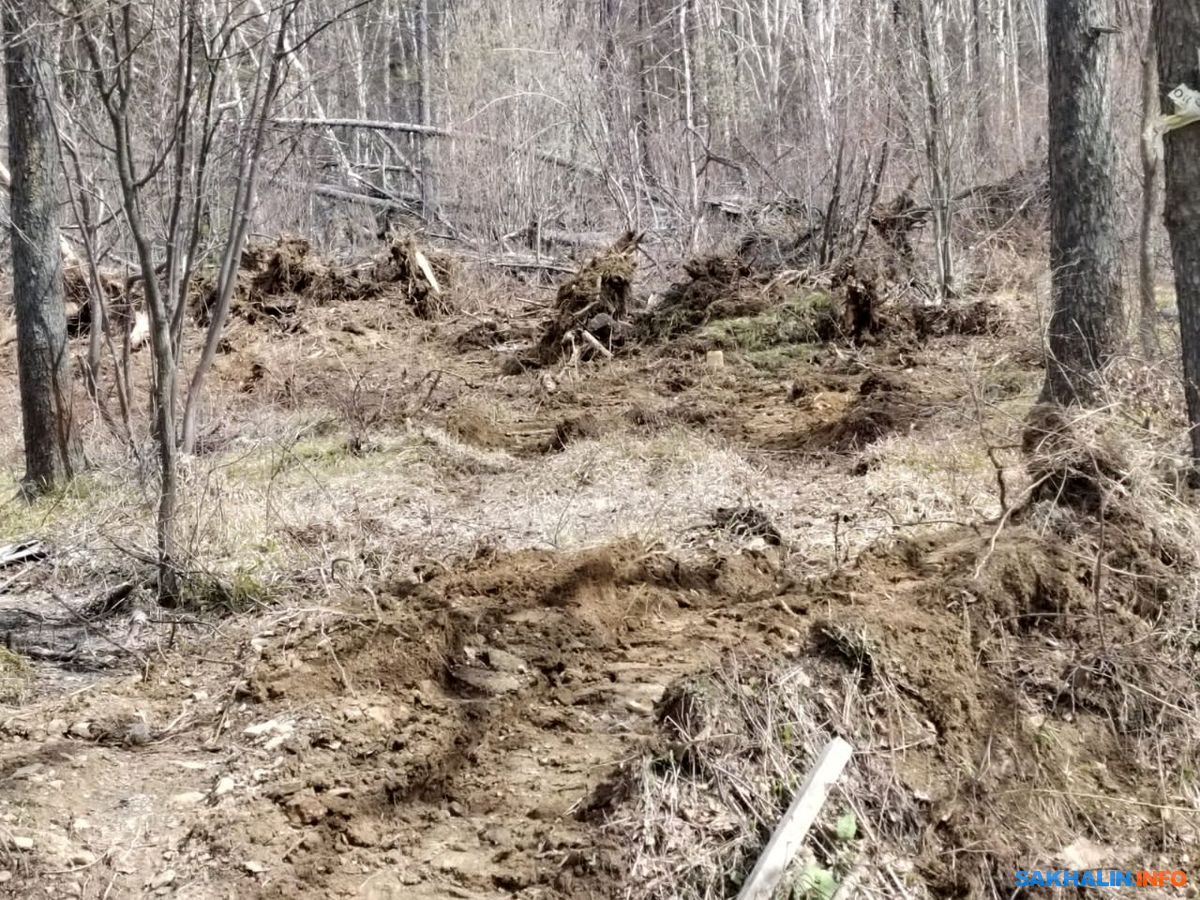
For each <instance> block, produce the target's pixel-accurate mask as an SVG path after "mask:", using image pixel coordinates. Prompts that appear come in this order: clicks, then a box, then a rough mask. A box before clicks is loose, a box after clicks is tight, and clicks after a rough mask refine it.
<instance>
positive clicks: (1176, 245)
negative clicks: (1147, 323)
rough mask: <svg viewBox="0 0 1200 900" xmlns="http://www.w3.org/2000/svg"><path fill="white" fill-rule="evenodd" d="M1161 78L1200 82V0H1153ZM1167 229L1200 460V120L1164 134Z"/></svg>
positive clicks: (1169, 83) (1170, 85)
mask: <svg viewBox="0 0 1200 900" xmlns="http://www.w3.org/2000/svg"><path fill="white" fill-rule="evenodd" d="M1155 32H1156V34H1157V38H1158V74H1159V83H1160V84H1161V86H1162V88H1163V89H1164V90H1165V91H1171V90H1174V89H1175V88H1176V87H1177V86H1178V85H1180V84H1186V85H1187V86H1188V87H1190V88H1193V89H1198V88H1200V70H1198V69H1197V64H1198V62H1200V61H1198V60H1197V48H1200V0H1157V2H1156V3H1155ZM1164 143H1165V157H1164V164H1165V168H1166V173H1167V192H1166V193H1167V206H1166V221H1167V231H1168V232H1169V233H1170V235H1171V256H1172V257H1173V258H1174V260H1175V295H1176V302H1177V303H1178V304H1179V330H1180V336H1181V339H1182V344H1183V377H1184V393H1185V395H1186V397H1187V408H1188V422H1189V423H1190V424H1191V434H1192V456H1193V458H1194V459H1195V461H1196V462H1197V463H1198V464H1200V124H1193V125H1188V126H1186V127H1184V128H1181V129H1179V130H1177V131H1172V132H1171V133H1169V134H1168V135H1167V136H1166V138H1165V140H1164Z"/></svg>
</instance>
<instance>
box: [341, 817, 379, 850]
mask: <svg viewBox="0 0 1200 900" xmlns="http://www.w3.org/2000/svg"><path fill="white" fill-rule="evenodd" d="M346 838H347V840H349V841H350V843H351V844H353V845H354V846H355V847H376V846H378V845H379V842H380V841H381V840H382V837H381V836H380V834H379V829H378V828H376V827H375V826H374V825H373V824H372V823H371V822H369V821H366V820H364V819H361V818H357V819H354V820H353V821H351V822H350V823H349V824H348V825H347V826H346Z"/></svg>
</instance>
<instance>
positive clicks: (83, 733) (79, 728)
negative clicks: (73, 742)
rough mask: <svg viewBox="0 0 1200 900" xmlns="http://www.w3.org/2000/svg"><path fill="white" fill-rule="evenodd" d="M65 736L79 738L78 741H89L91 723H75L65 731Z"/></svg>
mask: <svg viewBox="0 0 1200 900" xmlns="http://www.w3.org/2000/svg"><path fill="white" fill-rule="evenodd" d="M67 734H69V735H70V736H71V737H74V738H79V739H80V740H83V741H87V740H91V737H92V723H91V722H76V723H75V724H74V725H72V726H71V727H70V728H68V729H67Z"/></svg>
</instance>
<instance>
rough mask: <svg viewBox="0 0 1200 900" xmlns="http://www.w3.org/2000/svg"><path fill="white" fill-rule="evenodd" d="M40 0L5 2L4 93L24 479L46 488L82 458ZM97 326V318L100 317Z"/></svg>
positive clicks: (28, 484)
mask: <svg viewBox="0 0 1200 900" xmlns="http://www.w3.org/2000/svg"><path fill="white" fill-rule="evenodd" d="M46 12H47V11H46V10H45V8H44V7H43V6H42V3H41V0H24V2H18V0H5V2H4V8H3V13H2V15H3V30H4V46H5V53H4V72H5V88H6V91H5V96H6V99H7V103H8V148H9V151H8V152H9V160H10V166H11V169H12V193H11V202H12V209H11V216H10V221H11V228H12V248H13V249H12V255H13V300H14V304H15V306H16V314H17V361H18V362H17V364H18V369H19V377H20V393H21V421H22V425H23V427H24V437H25V485H26V489H27V490H28V491H30V492H31V493H39V492H42V491H45V490H48V489H49V488H52V487H54V486H55V485H57V484H60V483H62V482H63V481H65V480H66V479H68V478H70V477H71V476H72V475H73V474H74V472H75V471H77V470H78V467H79V464H80V459H81V456H82V451H81V445H80V442H79V436H78V430H77V428H76V424H75V421H74V417H73V415H72V404H71V400H72V386H71V365H70V354H69V351H68V347H67V318H66V311H65V309H64V306H63V273H62V252H61V244H60V241H59V231H58V198H57V197H56V196H55V192H54V184H55V180H56V174H57V167H58V159H57V156H56V153H57V143H56V141H55V135H54V123H53V120H52V119H51V111H50V105H49V98H50V97H51V96H52V95H53V92H54V81H53V79H54V73H53V71H52V69H51V67H50V66H49V65H47V63H46V47H45V45H44V43H43V42H44V40H45V34H46V30H45V29H44V28H42V27H41V25H42V24H44V23H45V21H46V19H47V15H46ZM97 327H98V325H97Z"/></svg>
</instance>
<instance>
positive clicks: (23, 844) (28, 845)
mask: <svg viewBox="0 0 1200 900" xmlns="http://www.w3.org/2000/svg"><path fill="white" fill-rule="evenodd" d="M12 845H13V847H15V848H16V849H17V850H32V849H33V838H31V837H26V836H25V835H13V838H12Z"/></svg>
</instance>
